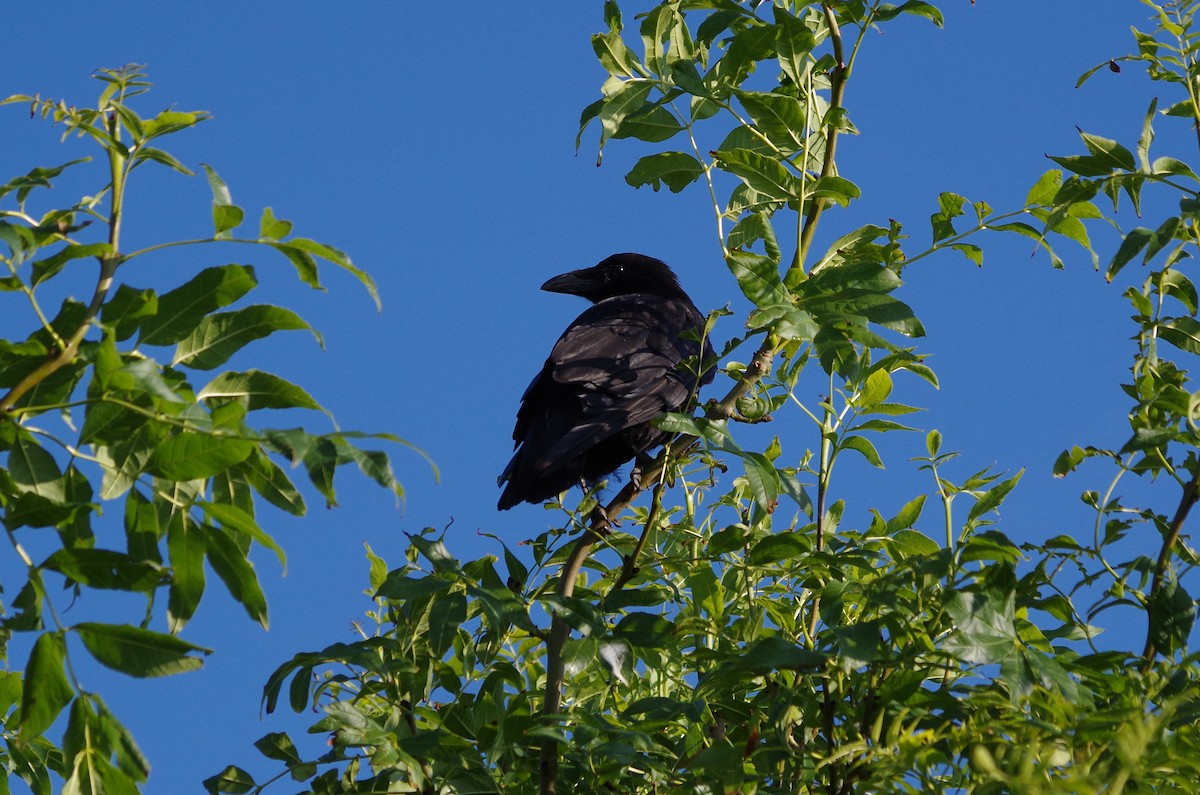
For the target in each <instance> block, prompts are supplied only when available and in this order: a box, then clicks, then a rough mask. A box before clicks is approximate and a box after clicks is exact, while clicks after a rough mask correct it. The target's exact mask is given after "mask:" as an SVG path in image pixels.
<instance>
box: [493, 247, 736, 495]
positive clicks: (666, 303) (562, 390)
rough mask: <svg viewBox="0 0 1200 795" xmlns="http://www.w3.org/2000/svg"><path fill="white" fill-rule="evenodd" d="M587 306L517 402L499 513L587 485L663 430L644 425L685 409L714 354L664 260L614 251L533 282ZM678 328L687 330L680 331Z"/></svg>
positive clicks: (653, 442)
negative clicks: (701, 370)
mask: <svg viewBox="0 0 1200 795" xmlns="http://www.w3.org/2000/svg"><path fill="white" fill-rule="evenodd" d="M542 289H543V290H546V291H549V292H552V293H570V294H572V295H578V296H582V297H584V298H586V299H588V300H589V301H591V302H592V303H593V306H591V307H589V308H588V309H587V310H586V311H584V313H583V314H582V315H580V316H579V317H577V318H575V321H574V322H573V323H571V325H570V326H568V327H567V330H566V331H564V332H563V335H562V336H561V337H559V339H558V342H557V343H556V344H555V345H554V350H552V351H551V352H550V358H548V359H546V364H545V365H544V366H543V367H542V371H541V372H540V373H538V374H537V376H536V377H535V378H534V379H533V382H532V383H531V384H530V385H529V388H528V389H526V390H525V394H524V395H523V396H522V397H521V408H520V409H519V410H518V411H517V426H516V428H515V429H514V430H513V439H514V440H515V441H516V445H515V447H516V450H517V451H516V453H515V454H514V455H513V457H512V460H511V461H509V462H508V466H507V467H505V469H504V473H503V474H502V475H500V478H499V481H498V482H499V483H500V484H504V483H507V484H508V485H507V486H505V488H504V492H503V493H502V494H501V495H500V503H499V505H498V507H499V509H500V510H507V509H508V508H511V507H512V506H514V505H516V504H517V503H519V502H543V501H544V500H546V499H549V498H550V497H553V496H554V495H556V494H559V493H561V492H563V491H566V490H567V489H568V488H570V487H571V486H575V485H579V484H581V483H582V484H584V485H588V486H590V485H592V484H594V483H596V482H597V481H599V480H601V479H602V478H603V477H604V476H605V475H608V474H609V473H611V472H612V471H613V470H615V469H617V467H619V466H621V465H622V464H624V463H626V462H628V461H630V460H631V459H633V458H634V457H635V456H637V455H639V454H640V453H643V452H645V451H646V450H649V449H650V448H652V447H655V446H657V445H660V444H662V443H663V442H665V441H666V439H667V437H668V436H669V434H667V433H665V432H663V431H661V430H659V429H658V428H655V427H654V426H653V425H651V424H650V421H651V420H653V419H654V418H655V417H658V416H660V415H662V414H663V413H665V412H668V411H675V410H677V409H680V408H682V407H684V406H685V404H687V403H688V401H689V400H690V399H692V398H693V397H694V395H695V393H696V391H697V389H699V387H700V385H702V384H706V383H708V382H709V381H711V380H712V377H713V374H712V371H711V370H707V371H705V373H704V377H703V378H701V379H699V381H697V378H696V374H695V372H693V371H689V370H688V369H686V368H683V367H679V364H680V362H682V361H683V360H684V359H687V358H689V357H691V358H693V364H692V367H693V368H699V367H702V366H703V367H707V366H708V365H709V364H710V363H711V362H712V360H713V359H714V358H715V357H714V355H713V350H712V346H710V345H709V344H708V341H707V340H705V341H704V346H703V356H701V355H700V353H701V345H700V342H699V339H700V337H701V336H702V333H703V331H704V315H702V314H700V310H698V309H696V306H695V305H694V304H693V303H692V300H691V299H690V298H688V296H687V293H685V292H684V291H683V288H681V287H680V286H679V281H678V280H677V279H676V278H675V274H674V273H672V272H671V269H670V268H668V267H667V266H666V265H665V264H664V263H662V262H660V261H659V260H656V259H654V258H652V257H647V256H643V255H641V254H614V255H613V256H611V257H609V258H608V259H606V260H604V261H603V262H601V263H600V264H599V265H596V266H594V267H591V268H584V269H583V270H577V271H571V272H570V273H564V274H562V275H561V276H555V277H554V278H553V279H550V280H549V281H548V282H546V283H545V284H543V285H542ZM687 332H691V334H687V336H686V337H685V336H684V335H685V334H686V333H687Z"/></svg>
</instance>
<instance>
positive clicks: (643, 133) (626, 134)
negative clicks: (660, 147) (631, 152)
mask: <svg viewBox="0 0 1200 795" xmlns="http://www.w3.org/2000/svg"><path fill="white" fill-rule="evenodd" d="M683 129H684V127H683V125H682V124H680V123H679V120H678V119H676V118H675V114H673V113H671V112H670V111H669V110H667V109H666V108H664V107H662V106H661V105H655V104H653V103H647V104H646V105H644V106H643V107H642V110H640V111H638V112H637V113H631V114H630V115H628V116H626V117H625V119H624V121H622V122H621V126H620V127H619V128H618V129H617V132H616V134H615V135H613V136H612V137H613V138H636V139H637V140H639V141H647V142H649V143H661V142H662V141H666V140H667V139H669V138H673V137H674V136H675V135H677V134H678V133H681V132H683Z"/></svg>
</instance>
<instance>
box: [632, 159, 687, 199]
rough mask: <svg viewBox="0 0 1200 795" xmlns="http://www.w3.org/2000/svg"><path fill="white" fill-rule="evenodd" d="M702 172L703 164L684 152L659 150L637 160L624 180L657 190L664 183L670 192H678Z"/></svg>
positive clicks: (638, 186)
mask: <svg viewBox="0 0 1200 795" xmlns="http://www.w3.org/2000/svg"><path fill="white" fill-rule="evenodd" d="M703 173H704V165H703V164H702V163H700V161H699V160H697V159H696V158H694V157H692V156H691V155H689V154H687V153H685V152H659V153H657V154H653V155H647V156H646V157H643V158H642V159H640V160H638V162H637V164H636V165H635V166H634V167H633V169H632V170H630V172H629V173H628V174H626V175H625V182H627V183H628V184H629V185H631V186H632V187H634V188H640V187H641V186H643V185H649V186H650V187H651V188H652V189H653V190H655V191H657V190H658V189H659V188H660V187H662V184H663V183H666V185H667V187H668V188H670V190H671V192H672V193H679V192H680V191H681V190H683V189H684V188H686V187H687V186H688V185H691V184H692V183H693V182H695V181H696V180H697V179H699V178H700V176H701V175H702V174H703Z"/></svg>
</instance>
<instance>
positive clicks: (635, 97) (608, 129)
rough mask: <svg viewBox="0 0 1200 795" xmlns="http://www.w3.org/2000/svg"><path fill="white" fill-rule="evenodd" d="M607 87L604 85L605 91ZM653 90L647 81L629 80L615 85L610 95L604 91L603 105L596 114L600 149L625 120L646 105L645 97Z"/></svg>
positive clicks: (618, 130)
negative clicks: (598, 125) (598, 120)
mask: <svg viewBox="0 0 1200 795" xmlns="http://www.w3.org/2000/svg"><path fill="white" fill-rule="evenodd" d="M608 85H609V84H606V89H607V88H608ZM653 88H654V86H653V84H652V83H649V82H647V81H642V80H630V81H627V82H621V83H619V84H617V85H616V86H615V90H613V91H612V92H611V93H609V91H608V90H606V91H605V98H604V104H603V105H601V106H600V111H599V113H598V114H597V117H598V118H599V119H600V128H601V133H600V147H601V148H602V149H603V148H604V142H605V141H607V140H608V139H609V138H612V137H613V136H614V135H616V134H617V133H618V132H620V129H621V124H622V123H623V122H624V121H625V118H626V117H627V116H629V115H630V114H632V113H636V112H637V111H640V110H641V109H642V107H643V106H644V105H645V104H646V97H648V96H650V92H651V90H653Z"/></svg>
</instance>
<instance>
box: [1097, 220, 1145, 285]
mask: <svg viewBox="0 0 1200 795" xmlns="http://www.w3.org/2000/svg"><path fill="white" fill-rule="evenodd" d="M1153 237H1154V233H1153V232H1151V231H1150V230H1149V229H1146V228H1145V227H1143V226H1138V227H1135V228H1133V229H1131V230H1130V231H1129V234H1127V235H1125V239H1124V240H1122V241H1121V245H1120V246H1118V247H1117V253H1116V254H1114V255H1113V258H1112V262H1110V263H1109V264H1108V270H1106V271H1105V272H1104V278H1105V279H1107V280H1108V281H1110V282H1111V281H1112V280H1113V277H1114V276H1116V275H1117V274H1118V273H1119V272H1120V270H1121V268H1124V267H1125V265H1126V264H1128V262H1129V261H1130V260H1131V259H1133V258H1134V257H1136V256H1137V254H1138V252H1139V251H1141V250H1142V249H1143V248H1145V247H1146V246H1147V245H1148V244H1149V243H1150V241H1151V239H1153Z"/></svg>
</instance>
